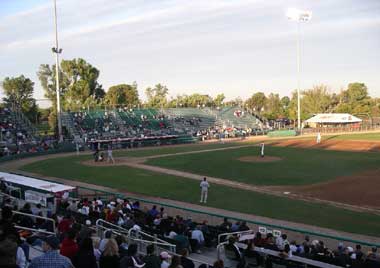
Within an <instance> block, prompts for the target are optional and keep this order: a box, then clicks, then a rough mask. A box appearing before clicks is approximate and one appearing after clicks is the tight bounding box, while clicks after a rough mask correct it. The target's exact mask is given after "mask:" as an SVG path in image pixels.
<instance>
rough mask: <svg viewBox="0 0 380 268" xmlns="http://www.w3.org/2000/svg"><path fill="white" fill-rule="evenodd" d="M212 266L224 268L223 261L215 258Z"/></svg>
mask: <svg viewBox="0 0 380 268" xmlns="http://www.w3.org/2000/svg"><path fill="white" fill-rule="evenodd" d="M212 267H213V268H224V262H223V261H222V260H217V261H215V262H214V265H213V266H212Z"/></svg>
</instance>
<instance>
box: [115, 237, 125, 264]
mask: <svg viewBox="0 0 380 268" xmlns="http://www.w3.org/2000/svg"><path fill="white" fill-rule="evenodd" d="M115 240H116V243H117V246H118V247H119V256H120V258H123V257H124V256H127V253H128V244H127V243H126V241H125V238H124V236H122V235H118V236H116V238H115Z"/></svg>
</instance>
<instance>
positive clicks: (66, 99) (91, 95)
mask: <svg viewBox="0 0 380 268" xmlns="http://www.w3.org/2000/svg"><path fill="white" fill-rule="evenodd" d="M60 67H61V68H60V69H59V93H60V99H61V106H62V108H63V109H64V110H78V109H81V108H82V107H85V106H87V105H90V104H91V105H95V104H97V103H99V102H101V100H102V98H103V96H104V95H105V92H104V90H103V88H102V86H101V85H100V84H99V83H98V81H97V80H98V77H99V70H98V69H96V68H95V67H94V66H92V65H91V64H89V63H87V62H86V61H85V60H84V59H80V58H79V59H73V60H62V61H61V65H60ZM37 76H38V78H39V80H40V82H41V86H42V88H43V89H44V91H45V97H46V98H48V99H49V100H50V101H51V102H52V108H53V109H52V110H51V114H50V115H49V124H50V126H51V127H52V128H54V127H55V126H56V124H57V120H56V113H57V110H56V103H57V102H56V71H55V65H52V66H50V65H48V64H41V65H40V67H39V70H38V72H37Z"/></svg>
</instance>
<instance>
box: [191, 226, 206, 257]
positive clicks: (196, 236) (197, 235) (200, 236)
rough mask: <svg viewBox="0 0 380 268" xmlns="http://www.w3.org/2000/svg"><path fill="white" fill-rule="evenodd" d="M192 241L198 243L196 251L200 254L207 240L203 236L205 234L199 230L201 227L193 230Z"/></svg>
mask: <svg viewBox="0 0 380 268" xmlns="http://www.w3.org/2000/svg"><path fill="white" fill-rule="evenodd" d="M191 239H194V240H195V241H197V243H196V249H195V251H196V252H197V253H198V254H200V253H201V251H200V248H201V247H202V246H203V245H204V243H205V238H204V236H203V233H202V231H201V230H199V227H198V226H197V227H196V228H195V230H193V231H192V232H191Z"/></svg>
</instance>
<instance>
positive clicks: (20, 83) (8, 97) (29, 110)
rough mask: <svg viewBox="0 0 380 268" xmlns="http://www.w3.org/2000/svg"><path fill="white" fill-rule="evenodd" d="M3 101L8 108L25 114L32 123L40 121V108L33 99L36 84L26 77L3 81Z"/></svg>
mask: <svg viewBox="0 0 380 268" xmlns="http://www.w3.org/2000/svg"><path fill="white" fill-rule="evenodd" d="M3 89H4V95H5V97H4V98H3V101H4V102H5V104H6V105H7V106H8V107H11V108H12V109H13V110H15V111H20V112H22V113H23V114H25V115H26V116H27V117H28V119H29V120H30V121H32V122H36V120H38V106H37V104H36V100H35V99H34V98H33V91H34V82H32V80H30V79H29V78H27V77H25V76H24V75H20V76H18V77H6V78H5V79H4V81H3Z"/></svg>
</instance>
